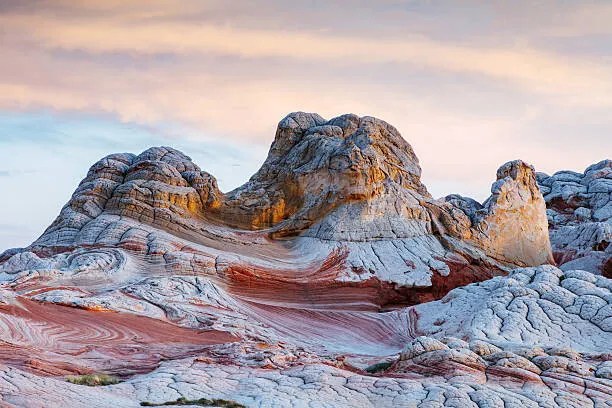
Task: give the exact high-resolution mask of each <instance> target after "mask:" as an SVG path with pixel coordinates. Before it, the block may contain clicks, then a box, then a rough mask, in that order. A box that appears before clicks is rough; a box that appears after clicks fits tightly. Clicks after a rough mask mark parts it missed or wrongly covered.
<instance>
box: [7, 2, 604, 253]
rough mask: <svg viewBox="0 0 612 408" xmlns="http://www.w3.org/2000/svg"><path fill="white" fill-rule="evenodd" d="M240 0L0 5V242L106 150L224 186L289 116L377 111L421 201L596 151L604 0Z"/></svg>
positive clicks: (579, 163)
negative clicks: (162, 153) (189, 166)
mask: <svg viewBox="0 0 612 408" xmlns="http://www.w3.org/2000/svg"><path fill="white" fill-rule="evenodd" d="M255 3H256V2H240V1H232V2H226V1H218V2H214V1H181V2H176V1H146V2H145V1H127V2H126V1H97V2H96V1H82V2H78V1H40V2H22V1H10V0H9V1H6V0H0V61H2V64H0V163H1V164H0V191H3V192H6V191H8V192H10V194H11V196H16V197H23V199H22V200H21V199H20V200H15V201H19V202H18V203H13V204H11V203H3V206H7V207H8V208H3V211H1V212H0V217H4V218H0V248H3V247H6V246H11V245H24V244H27V243H29V242H30V241H31V240H32V239H33V238H35V235H36V234H37V233H40V232H41V231H42V229H43V228H44V227H45V226H46V224H48V223H50V222H51V220H52V218H53V217H54V215H55V214H57V213H58V211H59V208H60V207H61V205H62V204H63V203H64V202H66V201H67V200H68V198H69V195H70V193H71V192H72V190H73V189H74V188H75V187H76V183H78V180H79V179H80V178H82V177H83V176H84V175H85V173H86V171H87V167H88V166H89V165H90V164H91V163H92V162H93V161H95V160H96V159H98V158H99V157H101V156H103V155H105V154H108V153H111V152H115V151H126V150H131V151H136V152H137V151H139V150H142V149H144V148H146V147H148V146H150V145H155V144H169V145H172V146H175V147H179V148H181V149H182V150H184V151H185V153H187V154H188V155H191V156H192V157H194V159H196V162H197V163H198V164H199V165H200V166H201V167H202V168H203V169H205V170H207V171H210V172H211V173H213V174H214V175H215V176H217V177H218V178H220V184H221V187H223V188H225V189H229V188H233V187H235V186H236V185H238V184H239V183H241V182H242V181H246V180H247V179H248V177H249V176H250V174H251V173H252V172H253V171H254V170H255V169H256V168H257V167H258V165H259V164H260V163H261V162H262V161H263V159H264V158H265V154H266V150H267V146H268V145H269V144H270V143H271V141H272V138H273V135H274V130H275V127H276V123H277V122H278V121H279V120H280V119H281V118H282V117H283V116H284V115H285V114H287V113H288V112H291V111H296V110H303V111H313V112H318V113H320V114H322V115H323V116H325V117H332V116H335V115H338V114H342V113H346V112H353V113H357V114H359V115H372V116H377V117H380V118H381V119H384V120H387V121H388V122H390V123H391V124H393V125H394V126H396V127H397V128H398V129H399V131H400V132H401V133H402V135H403V136H404V137H405V138H406V140H408V142H410V143H411V144H412V145H413V147H414V149H415V151H416V153H417V155H418V156H419V158H420V160H421V166H422V168H423V178H424V181H425V183H426V184H427V186H428V187H429V189H430V191H431V192H432V194H434V195H435V196H440V195H444V194H448V193H451V192H457V193H461V194H465V195H472V196H476V197H477V198H478V199H483V198H484V197H486V196H487V195H488V189H489V185H490V183H491V182H492V181H493V179H494V176H495V170H496V169H497V167H498V166H499V165H500V164H502V163H504V162H505V161H508V160H511V159H515V158H522V159H524V160H526V161H528V162H530V163H532V164H534V165H535V166H536V168H537V169H539V170H542V171H547V172H554V171H556V170H559V169H560V166H561V165H563V166H564V167H568V166H569V167H572V168H573V169H575V170H582V169H583V168H584V167H585V166H587V165H588V164H590V163H592V162H595V161H599V160H601V159H603V158H605V157H609V156H610V152H611V151H612V141H611V140H612V116H611V115H610V114H609V112H610V110H611V109H612V25H611V24H610V21H612V4H611V3H609V2H570V1H557V2H553V1H542V2H537V3H535V4H532V3H534V2H456V3H453V2H448V1H439V2H438V1H408V2H400V1H381V2H365V1H364V2H359V1H356V2H349V1H340V2H319V1H310V2H304V3H303V4H302V5H297V4H295V2H257V4H255ZM36 124H38V125H36ZM207 152H208V153H207ZM46 155H48V156H49V157H52V158H45V156H46ZM18 158H20V159H18ZM41 173H43V174H46V173H50V174H53V173H56V174H57V176H55V177H54V178H53V180H44V177H42V176H40V174H41ZM230 174H231V176H230ZM7 175H8V176H7ZM41 180H44V181H41ZM36 189H43V191H47V192H48V197H49V200H48V202H44V203H41V202H36V201H35V200H34V199H33V197H36V196H37V195H38V194H37V193H36V191H37V190H36ZM34 212H36V214H38V215H37V216H35V217H34V219H32V216H31V214H32V213H34ZM20 219H26V221H24V222H29V223H30V224H29V225H21V224H16V222H17V221H15V220H20ZM28 220H29V221H28ZM20 222H21V221H20ZM3 225H4V226H5V227H4V229H3V227H2V226H3ZM10 228H13V229H16V230H17V232H15V234H13V233H10V234H13V235H10V234H9V233H8V232H6V231H9V230H10ZM26 230H27V231H30V232H26V233H22V232H23V231H26ZM20 231H22V232H20ZM20 234H21V235H20ZM9 235H10V237H9ZM7 237H9V238H7Z"/></svg>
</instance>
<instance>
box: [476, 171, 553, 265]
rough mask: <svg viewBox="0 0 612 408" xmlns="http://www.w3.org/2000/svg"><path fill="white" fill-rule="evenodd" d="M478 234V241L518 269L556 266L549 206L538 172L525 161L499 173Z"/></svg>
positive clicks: (478, 228) (485, 204)
mask: <svg viewBox="0 0 612 408" xmlns="http://www.w3.org/2000/svg"><path fill="white" fill-rule="evenodd" d="M476 230H477V231H479V232H481V233H478V234H476V237H477V240H478V241H479V242H480V243H481V245H482V246H483V247H486V248H487V249H488V250H489V251H491V252H492V253H493V254H497V255H496V257H498V258H499V259H504V260H506V261H508V262H511V263H514V264H517V265H521V264H524V265H541V264H547V263H552V264H554V260H553V257H552V251H551V247H550V240H549V237H548V221H547V219H546V204H545V203H544V198H543V197H542V194H541V193H540V190H539V189H538V185H537V183H536V173H535V170H534V168H533V167H532V166H530V165H528V164H526V163H525V162H523V161H521V160H514V161H511V162H508V163H505V164H503V165H502V166H501V167H500V168H499V169H498V170H497V181H496V182H495V183H493V185H492V187H491V197H489V198H488V199H487V201H486V202H485V203H484V209H483V216H482V218H481V219H480V222H479V224H478V225H477V228H476Z"/></svg>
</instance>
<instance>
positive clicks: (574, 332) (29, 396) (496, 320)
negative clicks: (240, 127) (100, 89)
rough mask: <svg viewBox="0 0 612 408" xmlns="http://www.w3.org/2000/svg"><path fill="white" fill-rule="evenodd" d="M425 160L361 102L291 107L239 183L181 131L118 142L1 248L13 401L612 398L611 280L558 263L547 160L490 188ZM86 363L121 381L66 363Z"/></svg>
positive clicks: (457, 402) (3, 372)
mask: <svg viewBox="0 0 612 408" xmlns="http://www.w3.org/2000/svg"><path fill="white" fill-rule="evenodd" d="M420 175H421V169H420V167H419V164H418V160H417V158H416V156H415V154H414V152H413V150H412V148H411V147H410V145H409V144H408V143H407V142H406V141H405V140H404V139H403V138H402V137H401V136H400V135H399V133H398V132H397V130H396V129H395V128H393V127H392V126H391V125H389V124H387V123H385V122H383V121H381V120H378V119H375V118H371V117H363V118H360V117H357V116H355V115H344V116H340V117H338V118H334V119H332V120H329V121H327V120H325V119H323V118H321V117H320V116H318V115H316V114H306V113H293V114H290V115H289V116H287V117H286V118H285V119H283V120H282V121H281V122H280V123H279V126H278V130H277V132H276V136H275V140H274V142H273V144H272V147H271V149H270V153H269V155H268V158H267V159H266V161H265V163H264V164H263V166H262V168H261V169H260V170H259V171H258V172H257V173H256V174H255V175H254V176H253V177H252V178H251V179H250V180H249V181H248V182H247V183H246V184H245V185H243V186H241V187H239V188H237V189H236V190H234V191H231V192H228V193H222V192H221V191H220V190H219V189H218V187H217V183H216V180H215V179H214V177H212V176H211V175H209V174H208V173H206V172H204V171H202V170H201V169H200V168H199V167H198V166H196V165H195V164H193V163H192V161H191V160H190V159H189V157H187V156H185V155H184V154H183V153H180V152H178V151H176V150H174V149H171V148H168V147H158V148H151V149H149V150H147V151H145V152H143V153H141V154H140V155H138V156H136V155H132V154H114V155H110V156H107V157H106V158H104V159H102V160H100V161H99V162H98V163H96V164H94V166H92V168H91V169H90V171H89V172H88V174H87V176H86V178H85V179H84V180H83V181H82V182H81V184H80V185H79V187H78V188H77V190H76V191H75V193H74V194H73V196H72V198H71V199H70V201H69V202H68V203H67V204H66V206H65V207H64V208H63V209H62V211H61V213H60V215H59V216H58V218H57V219H56V220H55V221H54V222H53V224H52V225H51V226H50V227H49V228H48V229H47V230H46V231H45V233H44V234H43V235H42V236H41V237H40V238H39V239H38V240H36V241H35V242H34V243H33V244H32V245H30V246H29V247H27V248H21V249H13V250H9V251H6V252H5V253H3V254H2V255H0V328H1V330H0V333H2V334H1V337H0V340H1V342H0V404H2V405H3V406H5V405H6V406H45V407H55V406H74V407H81V406H88V407H92V406H93V407H96V406H100V407H102V406H109V405H111V404H112V405H114V406H117V407H123V406H125V407H132V406H139V405H140V404H141V403H150V404H171V403H172V401H175V402H176V401H177V400H179V399H184V400H183V402H185V401H187V400H197V399H199V398H207V399H225V400H232V401H236V402H237V403H240V404H243V405H245V406H249V407H251V406H253V407H289V406H292V407H293V406H313V405H317V404H319V405H324V406H337V407H341V406H355V407H373V406H391V405H394V406H412V405H417V404H424V406H428V405H435V406H469V405H472V406H473V405H477V406H483V407H484V406H506V405H508V406H605V404H606V403H607V401H609V399H610V396H611V394H612V391H611V389H612V384H611V380H610V378H611V377H610V367H611V366H610V355H611V353H612V344H611V343H610V331H612V326H610V322H612V306H611V304H610V303H611V300H612V297H611V295H610V289H611V284H610V280H609V279H607V278H606V277H605V276H597V275H592V274H590V273H588V272H585V271H580V270H570V269H568V268H566V267H565V268H564V269H565V270H564V271H562V270H559V269H557V268H556V267H554V266H552V265H549V264H551V263H554V260H553V258H552V251H551V246H550V242H549V235H548V225H547V215H546V202H545V201H544V199H543V197H542V195H541V193H540V190H539V188H538V185H537V184H536V174H535V172H534V169H533V168H532V167H531V166H529V165H527V164H525V163H523V162H521V161H518V160H517V161H512V162H508V163H506V164H504V165H502V166H501V167H500V169H499V170H498V172H497V177H496V179H497V180H496V181H495V182H494V183H493V186H492V189H491V193H492V194H491V196H490V197H489V198H488V199H487V200H486V201H485V202H484V203H483V204H480V203H478V202H476V201H474V200H472V199H469V198H466V197H461V196H459V195H451V196H448V197H445V198H443V199H434V198H432V197H431V195H430V194H429V193H428V192H427V189H426V187H425V186H424V185H423V184H422V183H421V181H420ZM538 177H539V179H541V176H538ZM540 188H542V185H540ZM547 194H548V193H547ZM549 201H550V200H549ZM549 207H550V205H549ZM548 212H549V216H550V215H551V214H550V208H549V210H548ZM566 265H567V264H565V265H564V266H566ZM91 372H103V373H107V374H112V375H116V376H118V377H119V378H120V379H121V380H123V382H121V383H119V384H116V385H109V386H103V387H95V388H88V387H86V386H81V385H76V384H71V383H68V382H66V381H65V376H66V375H67V374H86V373H91ZM49 390H51V391H49Z"/></svg>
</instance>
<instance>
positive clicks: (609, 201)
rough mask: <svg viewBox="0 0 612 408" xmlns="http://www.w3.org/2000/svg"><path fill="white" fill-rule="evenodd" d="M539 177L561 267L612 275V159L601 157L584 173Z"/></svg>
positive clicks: (554, 246) (556, 254)
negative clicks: (611, 243) (601, 158)
mask: <svg viewBox="0 0 612 408" xmlns="http://www.w3.org/2000/svg"><path fill="white" fill-rule="evenodd" d="M537 178H538V184H539V185H540V190H541V191H542V194H544V198H545V200H546V207H547V214H548V222H549V225H550V239H551V242H552V246H553V251H554V256H555V259H556V261H557V263H558V264H560V265H561V269H584V270H587V271H590V272H593V273H598V274H604V276H606V277H608V278H610V277H612V246H610V245H609V244H610V242H612V161H611V160H602V161H601V162H599V163H596V164H593V165H592V166H589V167H588V168H587V169H586V170H585V171H584V173H582V174H580V173H576V172H573V171H567V170H565V171H559V172H557V173H555V174H553V175H552V176H548V175H546V174H544V173H538V174H537Z"/></svg>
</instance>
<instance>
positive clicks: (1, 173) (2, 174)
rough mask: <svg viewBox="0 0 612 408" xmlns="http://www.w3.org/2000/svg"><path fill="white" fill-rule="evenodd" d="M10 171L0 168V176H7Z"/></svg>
mask: <svg viewBox="0 0 612 408" xmlns="http://www.w3.org/2000/svg"><path fill="white" fill-rule="evenodd" d="M10 175H11V172H10V171H8V170H0V177H9V176H10Z"/></svg>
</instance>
